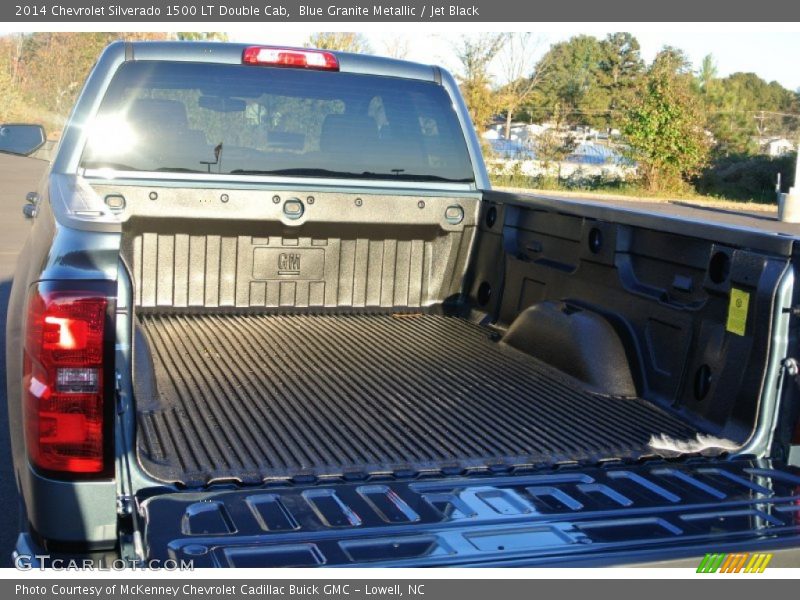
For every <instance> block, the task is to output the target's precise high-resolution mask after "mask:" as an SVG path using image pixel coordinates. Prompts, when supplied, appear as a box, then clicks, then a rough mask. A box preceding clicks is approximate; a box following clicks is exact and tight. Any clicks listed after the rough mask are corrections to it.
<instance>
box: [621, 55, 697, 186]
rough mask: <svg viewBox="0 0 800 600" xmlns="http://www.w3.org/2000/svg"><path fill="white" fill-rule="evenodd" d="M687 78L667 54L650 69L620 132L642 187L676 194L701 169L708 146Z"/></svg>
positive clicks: (677, 59)
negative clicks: (634, 162)
mask: <svg viewBox="0 0 800 600" xmlns="http://www.w3.org/2000/svg"><path fill="white" fill-rule="evenodd" d="M704 124H705V123H704V118H703V113H702V107H701V103H700V101H699V99H698V96H697V95H696V94H695V92H694V91H693V88H692V78H691V76H689V77H687V76H686V68H685V64H684V63H683V61H681V60H680V57H677V56H676V55H675V53H674V52H673V51H672V49H665V50H664V51H662V52H661V53H660V54H659V55H658V56H657V57H656V59H655V60H654V61H653V64H652V65H651V67H650V69H649V71H648V73H647V77H646V79H645V81H644V84H643V85H642V87H641V89H640V91H639V98H638V100H637V101H636V102H635V103H634V104H633V105H632V106H631V107H630V108H629V109H628V111H627V112H626V115H625V121H624V125H623V132H624V135H625V137H626V139H627V143H628V145H629V153H630V156H631V158H633V160H635V161H636V163H637V171H638V173H639V176H640V177H641V179H642V182H643V184H644V185H645V187H646V188H647V189H648V190H650V191H652V192H657V191H670V190H679V189H681V188H682V187H684V186H685V182H686V180H687V179H688V178H689V177H692V176H693V175H695V174H697V173H698V172H699V170H700V169H701V168H702V167H703V165H705V164H706V160H707V158H708V152H709V146H710V142H709V139H708V136H707V135H706V132H705V130H704Z"/></svg>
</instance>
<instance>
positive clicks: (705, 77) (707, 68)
mask: <svg viewBox="0 0 800 600" xmlns="http://www.w3.org/2000/svg"><path fill="white" fill-rule="evenodd" d="M697 81H698V83H699V85H700V89H701V90H703V92H704V93H705V94H709V93H710V92H711V91H712V89H713V88H714V87H715V84H716V83H717V64H716V63H715V62H714V57H713V56H712V55H711V54H706V55H705V56H704V57H703V62H702V63H700V69H699V70H698V71H697Z"/></svg>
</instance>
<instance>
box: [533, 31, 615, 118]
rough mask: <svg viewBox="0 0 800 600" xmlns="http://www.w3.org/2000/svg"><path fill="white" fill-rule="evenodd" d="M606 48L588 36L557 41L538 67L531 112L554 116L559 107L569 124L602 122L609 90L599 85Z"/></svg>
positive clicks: (535, 116) (535, 115)
mask: <svg viewBox="0 0 800 600" xmlns="http://www.w3.org/2000/svg"><path fill="white" fill-rule="evenodd" d="M602 58H603V47H602V45H601V43H600V41H599V40H598V39H597V38H595V37H592V36H589V35H579V36H576V37H573V38H571V39H570V40H568V41H566V42H559V43H557V44H554V45H553V46H552V47H551V48H550V50H549V51H548V52H547V53H546V54H545V55H544V56H543V57H542V59H541V60H540V61H539V63H538V64H537V67H536V72H535V73H536V74H535V76H536V77H537V78H538V79H539V83H538V84H537V86H536V91H535V93H534V94H533V95H532V99H531V102H530V104H529V108H528V113H529V114H530V116H531V118H534V119H537V120H541V119H552V118H553V117H554V115H555V113H556V107H559V108H560V110H561V111H562V113H563V115H564V119H565V120H566V122H567V123H569V124H570V125H580V124H587V125H601V124H604V123H605V121H606V118H607V111H608V105H609V100H608V92H607V90H606V89H604V88H603V86H601V85H600V70H601V68H600V63H601V60H602Z"/></svg>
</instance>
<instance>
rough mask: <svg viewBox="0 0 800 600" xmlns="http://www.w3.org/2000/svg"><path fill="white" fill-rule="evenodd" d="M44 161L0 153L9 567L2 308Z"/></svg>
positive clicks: (0, 374) (2, 516) (1, 462)
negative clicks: (24, 211) (26, 209)
mask: <svg viewBox="0 0 800 600" xmlns="http://www.w3.org/2000/svg"><path fill="white" fill-rule="evenodd" d="M47 164H48V163H47V162H46V161H43V160H39V159H35V158H22V157H18V156H10V155H7V154H0V340H1V341H0V396H2V399H3V401H2V407H0V500H2V506H4V507H5V509H4V510H2V511H0V565H2V566H6V565H9V566H10V561H11V551H12V550H13V548H14V542H15V540H16V537H17V525H18V522H17V510H16V507H17V499H16V497H17V488H16V485H15V484H14V469H13V466H12V464H11V448H10V446H9V439H8V422H7V418H8V412H7V411H6V360H5V349H6V345H5V339H6V310H7V308H8V295H9V292H10V291H11V278H12V277H13V275H14V267H15V265H16V264H17V256H18V255H19V251H20V249H21V248H22V245H23V243H24V242H25V236H26V235H27V233H28V229H29V227H30V225H29V223H28V221H26V220H25V218H24V217H23V216H22V206H23V204H24V203H25V194H26V193H28V192H29V191H31V190H34V189H36V186H37V184H38V182H39V180H40V179H41V177H42V175H43V174H44V172H45V170H46V168H47Z"/></svg>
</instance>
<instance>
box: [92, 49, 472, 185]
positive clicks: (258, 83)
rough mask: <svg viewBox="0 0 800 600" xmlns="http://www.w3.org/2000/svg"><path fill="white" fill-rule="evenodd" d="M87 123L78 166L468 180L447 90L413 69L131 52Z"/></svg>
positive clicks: (468, 166) (460, 135)
mask: <svg viewBox="0 0 800 600" xmlns="http://www.w3.org/2000/svg"><path fill="white" fill-rule="evenodd" d="M88 132H89V135H88V141H87V145H86V148H85V150H84V153H83V157H82V160H81V165H82V167H84V168H88V169H100V168H110V169H116V170H123V171H148V172H152V171H160V172H183V173H194V172H196V173H205V174H220V175H222V174H226V175H227V174H233V175H284V176H286V175H288V176H292V175H296V176H303V177H326V178H327V177H334V178H336V177H340V178H375V179H402V180H409V181H442V182H471V181H473V180H474V175H473V169H472V164H471V162H470V159H469V153H468V151H467V146H466V142H465V140H464V135H463V132H462V130H461V127H460V124H459V121H458V118H457V115H456V112H455V109H454V107H453V104H452V101H451V99H450V97H449V95H448V94H447V92H446V90H445V89H444V88H443V87H442V86H441V85H439V84H437V83H435V82H428V81H419V80H413V79H401V78H396V77H383V76H377V75H365V74H355V73H341V72H338V71H337V72H333V71H319V70H309V69H295V68H285V67H264V66H251V65H227V64H201V63H190V62H163V61H132V62H127V63H124V64H123V65H122V66H121V67H120V68H119V70H118V71H117V73H116V74H115V76H114V78H113V80H112V82H111V84H110V86H109V89H108V91H107V93H106V96H105V98H104V99H103V102H102V104H101V107H100V110H99V111H98V114H97V115H96V117H95V118H94V120H93V121H92V123H90V124H89V130H88Z"/></svg>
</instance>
